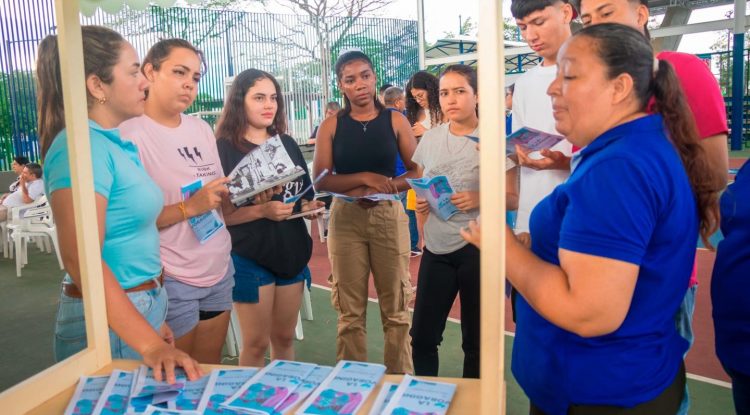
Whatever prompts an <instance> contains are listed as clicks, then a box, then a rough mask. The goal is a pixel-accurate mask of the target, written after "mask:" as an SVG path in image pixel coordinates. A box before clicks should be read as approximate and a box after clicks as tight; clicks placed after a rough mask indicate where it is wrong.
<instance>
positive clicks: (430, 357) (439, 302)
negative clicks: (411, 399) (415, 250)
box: [410, 245, 479, 378]
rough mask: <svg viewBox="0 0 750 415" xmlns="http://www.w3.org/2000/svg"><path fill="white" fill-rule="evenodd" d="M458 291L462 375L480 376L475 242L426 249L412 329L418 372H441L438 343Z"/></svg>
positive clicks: (477, 275) (477, 254)
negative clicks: (455, 247) (435, 250)
mask: <svg viewBox="0 0 750 415" xmlns="http://www.w3.org/2000/svg"><path fill="white" fill-rule="evenodd" d="M456 294H458V295H459V297H460V299H461V348H462V349H463V351H464V371H463V377H465V378H478V377H479V250H478V249H477V248H476V247H474V246H473V245H466V246H464V247H463V248H461V249H459V250H458V251H455V252H451V253H449V254H444V255H438V254H433V253H432V252H430V251H429V250H427V249H425V250H424V255H423V256H422V262H421V264H420V265H419V280H418V282H417V300H416V302H415V304H414V318H413V321H412V327H411V332H410V334H411V347H412V360H413V362H414V373H415V374H417V375H420V376H437V375H438V368H439V367H440V358H439V357H438V346H439V345H440V343H442V341H443V331H444V330H445V322H446V321H447V319H448V314H449V313H450V310H451V307H452V306H453V302H454V300H455V299H456Z"/></svg>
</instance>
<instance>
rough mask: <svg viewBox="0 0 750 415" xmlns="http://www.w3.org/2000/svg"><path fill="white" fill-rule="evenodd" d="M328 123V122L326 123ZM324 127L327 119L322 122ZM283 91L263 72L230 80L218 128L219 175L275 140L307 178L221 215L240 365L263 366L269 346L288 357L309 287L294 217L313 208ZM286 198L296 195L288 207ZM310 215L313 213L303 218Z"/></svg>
mask: <svg viewBox="0 0 750 415" xmlns="http://www.w3.org/2000/svg"><path fill="white" fill-rule="evenodd" d="M329 119H332V118H329ZM324 122H325V121H324ZM285 132H286V113H285V112H284V97H283V95H282V92H281V86H279V83H278V82H277V81H276V79H275V78H274V77H273V76H272V75H271V74H269V73H267V72H264V71H261V70H258V69H247V70H245V71H242V72H241V73H240V74H239V75H237V77H236V78H235V80H234V82H233V83H232V86H231V87H230V89H229V95H228V97H227V105H226V106H225V107H224V110H223V111H222V113H221V117H220V118H219V122H218V124H217V126H216V136H217V137H218V141H217V143H216V144H217V146H218V150H219V157H220V158H221V164H222V166H223V167H224V172H225V174H229V173H230V172H231V171H232V170H233V169H234V168H235V167H236V166H237V164H239V163H240V161H241V160H242V159H243V158H244V157H245V155H246V154H247V153H248V152H249V151H251V150H252V149H254V148H257V147H258V146H260V145H262V144H263V143H265V142H266V141H268V140H269V139H271V138H273V137H279V138H280V139H281V143H282V145H283V146H284V150H285V151H286V152H287V154H288V155H289V157H290V158H291V160H292V162H294V164H295V165H296V166H299V167H301V168H303V169H304V170H305V174H304V175H302V176H300V177H298V178H296V179H294V180H292V181H290V182H287V183H285V184H284V185H283V190H282V192H281V194H278V195H275V196H273V198H272V200H271V201H269V202H267V203H264V204H262V205H254V206H244V207H241V208H239V209H236V210H235V211H234V212H232V213H227V214H226V216H225V217H226V222H227V225H229V233H230V234H231V236H232V261H233V262H234V268H235V270H236V271H235V287H234V291H233V294H232V295H233V299H234V308H235V310H236V312H237V317H238V318H239V322H240V328H241V331H242V351H241V352H240V361H239V364H240V365H241V366H256V367H261V366H263V365H264V364H265V355H266V352H267V351H268V347H269V345H270V347H271V360H274V359H285V360H294V328H295V327H296V325H297V315H298V312H299V309H300V304H301V303H302V292H303V284H309V283H310V270H309V269H308V268H307V263H308V262H309V261H310V257H311V255H312V239H311V238H310V234H309V233H308V232H307V226H306V225H305V219H303V218H302V217H298V218H295V219H289V217H290V216H291V215H292V214H293V213H299V212H305V211H309V210H315V209H317V208H319V207H321V206H322V205H323V202H320V201H317V200H313V197H314V195H315V192H314V191H313V189H311V188H310V189H309V190H307V191H306V193H304V194H302V195H300V193H301V192H302V191H303V190H305V189H308V187H309V186H310V183H311V180H310V176H309V174H307V163H306V162H305V158H304V157H303V155H302V152H301V151H300V149H299V146H298V145H297V143H296V141H295V140H294V138H292V137H290V136H289V135H287V134H286V133H285ZM291 197H299V199H298V200H296V201H295V202H290V203H287V202H286V200H287V199H289V198H291ZM308 217H311V218H312V217H314V216H308Z"/></svg>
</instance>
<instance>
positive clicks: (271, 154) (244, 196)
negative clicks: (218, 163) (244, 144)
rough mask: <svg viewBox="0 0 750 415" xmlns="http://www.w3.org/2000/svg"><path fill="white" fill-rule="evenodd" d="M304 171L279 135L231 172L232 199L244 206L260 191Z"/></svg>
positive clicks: (236, 203) (229, 185)
mask: <svg viewBox="0 0 750 415" xmlns="http://www.w3.org/2000/svg"><path fill="white" fill-rule="evenodd" d="M303 174H305V169H303V168H302V167H300V166H297V165H295V164H294V162H293V161H292V158H291V157H289V154H288V153H287V152H286V149H285V148H284V143H282V142H281V138H279V136H278V135H276V136H273V137H271V138H269V139H268V140H266V141H265V142H264V143H263V144H261V145H259V146H258V147H255V148H254V149H252V150H250V152H248V153H247V154H246V155H245V157H243V158H242V160H240V162H239V163H238V164H237V166H235V168H234V169H233V170H232V172H231V173H229V176H228V177H229V183H228V184H227V186H228V188H229V200H231V201H232V203H234V204H235V205H237V206H241V205H243V204H245V203H246V202H248V201H249V200H250V199H252V197H253V196H255V195H257V194H258V193H260V192H262V191H264V190H267V189H270V188H272V187H275V186H279V185H282V184H284V183H287V182H290V181H292V180H294V179H296V178H297V177H299V176H302V175H303Z"/></svg>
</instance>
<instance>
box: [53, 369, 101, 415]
mask: <svg viewBox="0 0 750 415" xmlns="http://www.w3.org/2000/svg"><path fill="white" fill-rule="evenodd" d="M108 380H109V376H81V379H80V380H79V381H78V386H76V391H75V392H74V393H73V398H72V399H71V400H70V402H69V403H68V407H67V408H65V412H64V415H91V414H92V413H93V412H94V407H95V406H96V402H97V401H98V400H99V398H100V397H101V396H102V392H103V391H104V387H105V386H106V385H107V381H108Z"/></svg>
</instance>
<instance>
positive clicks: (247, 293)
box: [232, 253, 312, 303]
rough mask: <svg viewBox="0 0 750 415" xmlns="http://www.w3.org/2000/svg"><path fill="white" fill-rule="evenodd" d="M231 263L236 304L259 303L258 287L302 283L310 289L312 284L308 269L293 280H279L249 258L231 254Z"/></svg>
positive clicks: (233, 295)
mask: <svg viewBox="0 0 750 415" xmlns="http://www.w3.org/2000/svg"><path fill="white" fill-rule="evenodd" d="M232 261H233V262H234V288H233V289H232V299H233V300H234V301H235V302H238V303H258V302H260V287H262V286H264V285H271V284H274V285H276V286H277V287H283V286H285V285H293V284H296V283H298V282H302V281H304V282H305V284H307V287H308V288H310V283H311V282H312V275H311V274H310V268H308V267H305V268H304V269H303V270H302V271H300V273H299V274H297V275H296V276H294V278H281V277H278V276H276V275H275V274H274V273H273V272H271V271H269V270H268V269H267V268H264V267H263V266H261V265H260V264H258V263H257V262H255V261H253V260H252V259H250V258H245V257H243V256H240V255H236V254H234V253H233V254H232Z"/></svg>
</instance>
